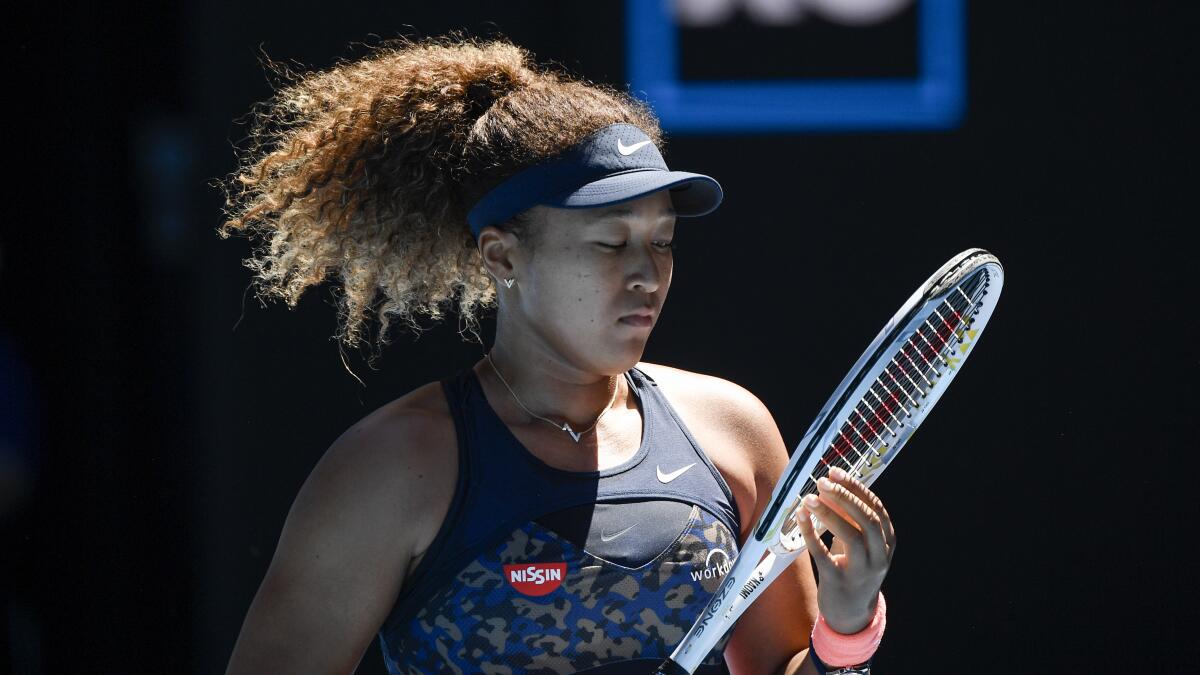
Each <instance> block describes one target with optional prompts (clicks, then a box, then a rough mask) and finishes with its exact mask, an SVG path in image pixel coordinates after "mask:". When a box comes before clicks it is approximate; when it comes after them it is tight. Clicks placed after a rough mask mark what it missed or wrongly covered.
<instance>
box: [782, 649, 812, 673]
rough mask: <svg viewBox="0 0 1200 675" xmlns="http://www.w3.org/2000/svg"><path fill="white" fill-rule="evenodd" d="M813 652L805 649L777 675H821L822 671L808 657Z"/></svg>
mask: <svg viewBox="0 0 1200 675" xmlns="http://www.w3.org/2000/svg"><path fill="white" fill-rule="evenodd" d="M811 651H812V650H811V649H805V650H804V651H802V652H800V653H798V654H796V655H795V656H793V657H792V658H791V660H789V661H788V662H787V663H786V664H784V666H783V668H781V669H780V670H779V671H777V672H776V675H820V671H818V670H817V667H816V665H814V664H813V662H812V659H811V658H809V656H808V654H809V652H811Z"/></svg>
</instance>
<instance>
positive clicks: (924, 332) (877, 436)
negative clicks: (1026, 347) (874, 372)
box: [800, 270, 988, 497]
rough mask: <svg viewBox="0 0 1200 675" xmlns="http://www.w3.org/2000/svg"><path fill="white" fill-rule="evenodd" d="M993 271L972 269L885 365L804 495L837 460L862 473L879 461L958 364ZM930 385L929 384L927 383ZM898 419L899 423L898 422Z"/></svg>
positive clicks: (803, 492)
mask: <svg viewBox="0 0 1200 675" xmlns="http://www.w3.org/2000/svg"><path fill="white" fill-rule="evenodd" d="M987 282H988V279H987V271H986V270H980V271H979V272H977V273H975V274H971V275H968V276H967V277H966V278H964V279H963V280H962V281H961V282H960V283H959V284H958V285H956V286H955V287H954V288H953V289H951V290H950V292H948V293H947V294H946V295H945V296H944V297H943V298H942V300H941V302H940V303H938V304H937V305H935V306H934V307H933V310H932V311H931V312H930V313H929V315H928V316H926V317H925V319H924V320H923V321H922V322H921V323H920V324H919V325H918V326H917V328H916V330H915V331H914V332H913V334H912V335H910V336H909V337H908V338H907V339H906V340H904V342H903V343H902V344H901V346H900V349H899V350H898V351H897V352H896V354H894V355H893V356H892V358H891V359H890V360H889V362H888V363H887V364H886V365H885V366H884V368H883V372H881V373H880V375H879V376H878V377H876V378H875V381H874V382H872V383H871V384H870V385H869V386H868V387H867V391H866V393H865V394H864V396H863V398H861V399H860V400H859V401H858V402H856V403H855V404H854V405H853V406H852V407H851V408H850V412H849V414H848V415H847V417H846V420H845V422H844V423H843V424H842V426H841V427H840V428H839V429H838V431H837V433H836V435H835V436H834V438H833V441H832V442H831V443H830V446H829V449H828V450H826V452H825V453H824V455H823V456H822V457H821V458H820V461H819V462H818V464H817V467H816V469H815V470H814V471H813V473H812V475H810V476H809V477H808V480H806V481H805V484H804V486H803V488H802V489H801V491H800V496H801V497H803V496H804V495H807V494H812V493H815V492H816V481H817V480H819V479H820V478H822V477H824V476H827V475H829V471H830V470H832V469H833V468H834V467H835V466H837V467H840V468H842V469H843V470H845V471H846V472H847V473H849V474H851V475H854V476H856V477H857V478H862V477H863V474H862V470H863V469H865V468H867V467H868V466H869V465H872V464H873V463H878V461H879V459H880V458H881V457H882V453H883V452H886V451H887V448H888V439H889V438H896V437H897V435H898V433H897V432H898V431H899V429H900V428H901V427H902V426H903V424H904V418H907V417H910V416H911V415H912V414H913V411H914V410H915V409H917V408H920V407H921V404H920V399H923V398H925V397H927V396H928V395H929V391H930V390H932V389H933V388H934V387H935V386H936V385H937V382H938V379H939V378H940V377H941V375H942V372H943V369H944V368H951V367H953V363H954V356H953V351H954V347H955V346H956V345H957V344H961V343H962V342H963V335H964V333H965V331H967V330H968V329H969V327H970V324H971V323H972V321H974V315H975V314H976V313H977V312H978V311H979V309H980V307H981V306H982V301H983V297H984V296H985V295H986V294H987V288H988V283H987ZM922 385H924V386H922ZM893 425H894V426H893Z"/></svg>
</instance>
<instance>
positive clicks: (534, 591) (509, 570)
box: [504, 562, 567, 595]
mask: <svg viewBox="0 0 1200 675" xmlns="http://www.w3.org/2000/svg"><path fill="white" fill-rule="evenodd" d="M566 574H567V563H565V562H552V563H520V564H517V565H505V566H504V578H505V579H508V583H509V584H511V585H512V587H513V588H515V589H517V592H519V593H522V594H524V595H546V594H547V593H549V592H551V591H553V590H554V589H556V588H558V587H559V586H561V585H562V582H563V577H564V576H566Z"/></svg>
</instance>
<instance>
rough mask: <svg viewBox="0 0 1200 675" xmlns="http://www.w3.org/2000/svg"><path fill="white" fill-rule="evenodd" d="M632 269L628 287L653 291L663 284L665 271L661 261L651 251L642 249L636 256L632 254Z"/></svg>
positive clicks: (634, 289)
mask: <svg viewBox="0 0 1200 675" xmlns="http://www.w3.org/2000/svg"><path fill="white" fill-rule="evenodd" d="M630 257H631V258H633V260H632V261H631V262H630V269H629V273H628V276H627V277H626V278H627V280H628V281H627V282H626V287H627V288H628V289H629V290H631V291H641V292H643V293H653V292H655V291H657V290H658V288H659V286H660V285H662V277H663V274H664V271H663V270H662V269H660V268H659V264H660V261H659V260H657V259H656V258H655V256H654V254H653V253H651V252H650V251H646V250H642V251H641V252H640V253H639V254H637V255H635V256H630Z"/></svg>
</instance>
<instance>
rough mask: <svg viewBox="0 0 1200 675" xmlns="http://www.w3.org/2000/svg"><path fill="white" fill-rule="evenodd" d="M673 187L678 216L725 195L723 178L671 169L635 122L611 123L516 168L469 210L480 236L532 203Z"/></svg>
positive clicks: (608, 200)
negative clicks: (561, 149) (562, 149)
mask: <svg viewBox="0 0 1200 675" xmlns="http://www.w3.org/2000/svg"><path fill="white" fill-rule="evenodd" d="M666 189H669V190H670V191H671V201H672V203H673V204H674V207H675V214H676V215H678V216H703V215H705V214H708V213H711V212H712V211H714V210H715V209H716V208H717V206H719V205H720V204H721V199H722V198H723V197H724V195H723V193H722V192H721V184H720V183H718V182H717V181H715V180H713V179H712V178H710V177H708V176H705V175H703V174H698V173H688V172H686V171H671V170H669V169H668V168H667V163H666V162H665V161H663V158H662V154H660V153H659V151H658V148H657V147H655V145H654V142H653V141H651V140H650V137H649V136H647V135H646V133H645V132H643V131H642V130H641V129H639V128H637V127H636V126H634V125H632V124H612V125H609V126H607V127H604V128H602V129H599V130H597V131H594V132H592V133H591V134H588V135H587V136H585V137H584V138H583V140H581V141H580V142H579V143H577V144H575V145H574V146H572V147H571V148H570V149H569V150H567V151H565V152H563V153H561V154H559V155H556V156H555V157H553V158H551V159H549V160H546V161H544V162H541V163H539V164H535V165H533V166H531V167H529V168H527V169H524V170H523V171H521V172H519V173H517V174H516V175H514V176H512V177H511V178H509V179H507V180H505V181H504V182H503V183H501V184H499V185H497V186H496V187H495V188H493V189H492V190H491V191H490V192H488V193H487V194H485V195H484V196H483V197H482V198H481V199H480V200H479V201H478V202H476V203H475V205H474V206H473V207H472V208H471V211H470V213H468V214H467V222H468V223H470V225H471V233H472V234H474V235H475V236H476V237H478V236H479V232H480V231H481V230H482V229H483V228H485V227H487V226H488V225H499V224H501V223H503V222H505V221H507V220H509V219H510V218H512V217H513V216H515V215H517V214H519V213H521V212H522V211H525V210H527V209H529V208H531V207H533V206H537V205H542V206H554V207H558V208H567V209H586V208H594V207H597V206H607V205H609V204H616V203H618V202H624V201H628V200H631V199H636V198H638V197H642V196H645V195H648V194H650V193H651V192H657V191H659V190H666Z"/></svg>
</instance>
